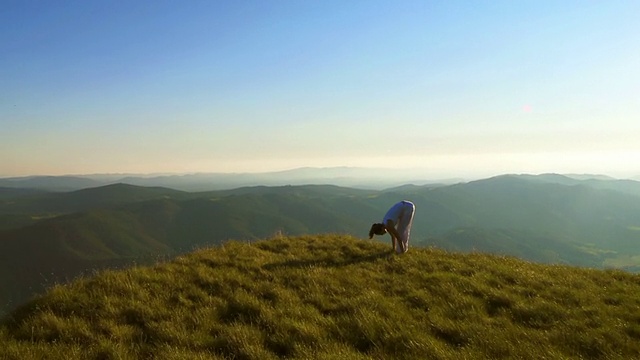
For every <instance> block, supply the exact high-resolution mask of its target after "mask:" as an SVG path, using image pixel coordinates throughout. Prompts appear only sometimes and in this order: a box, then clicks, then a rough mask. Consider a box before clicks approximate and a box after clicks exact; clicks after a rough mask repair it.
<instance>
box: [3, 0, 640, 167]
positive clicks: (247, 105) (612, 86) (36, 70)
mask: <svg viewBox="0 0 640 360" xmlns="http://www.w3.org/2000/svg"><path fill="white" fill-rule="evenodd" d="M639 18H640V2H638V1H635V0H630V1H615V0H614V1H285V0H282V1H281V0H278V1H228V2H222V1H184V2H178V1H130V2H116V1H77V2H70V1H66V2H65V1H56V2H47V1H11V0H10V1H6V0H5V1H3V5H2V6H0V129H1V130H0V176H21V175H34V174H49V175H61V174H90V173H182V172H189V173H191V172H261V171H273V170H284V169H290V168H295V167H304V166H317V167H329V166H355V167H378V168H389V169H393V170H389V171H394V172H399V173H401V172H408V171H410V170H409V169H419V171H420V172H421V174H423V175H424V176H430V177H434V178H437V177H440V178H441V177H483V176H491V175H496V174H501V173H507V172H509V173H542V172H563V173H604V174H609V175H613V176H618V177H630V176H640V141H638V140H637V139H638V137H639V136H640V121H639V120H640V40H639V39H640V37H639V35H638V34H640V22H638V20H637V19H639Z"/></svg>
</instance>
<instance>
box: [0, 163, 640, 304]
mask: <svg viewBox="0 0 640 360" xmlns="http://www.w3.org/2000/svg"><path fill="white" fill-rule="evenodd" d="M5 180H6V179H5ZM41 180H42V179H41ZM49 180H51V181H50V182H48V183H49V184H51V183H55V182H56V181H57V182H58V184H59V185H60V184H63V183H64V181H65V180H62V179H49ZM6 181H16V180H6ZM28 183H30V184H36V183H37V182H35V180H33V179H32V180H28ZM15 184H16V183H14V185H15ZM3 186H4V185H3ZM402 199H410V200H412V201H413V202H414V203H415V204H416V207H417V211H416V216H415V219H414V226H413V230H412V239H411V246H438V247H441V248H445V249H449V250H454V251H480V252H491V253H498V254H508V255H514V256H518V257H521V258H523V259H527V260H530V261H537V262H544V263H562V264H572V265H579V266H589V267H598V268H603V267H617V268H622V269H626V270H630V271H639V270H640V182H636V181H632V180H616V179H609V178H594V177H588V178H576V177H568V176H563V175H555V174H548V175H538V176H532V175H503V176H498V177H494V178H490V179H484V180H478V181H472V182H467V183H457V184H453V185H443V184H437V185H434V184H428V185H403V186H396V187H391V188H387V189H385V190H375V189H358V188H351V187H341V186H335V185H295V186H294V185H285V186H249V187H238V188H233V189H227V190H218V191H204V192H187V191H179V190H175V189H170V188H166V187H142V186H137V185H131V184H124V183H119V184H111V185H106V186H99V187H93V188H85V189H81V190H75V191H66V192H62V191H55V192H54V191H44V190H42V189H41V188H38V187H35V188H34V187H31V188H17V187H2V188H0V306H5V308H11V307H13V306H15V305H16V304H19V303H21V302H22V301H24V299H26V298H27V297H28V296H29V295H30V294H32V293H34V292H36V293H37V292H41V291H42V289H43V288H45V287H46V286H48V285H50V284H52V283H55V282H58V281H66V280H68V279H71V278H73V277H75V276H77V275H78V274H82V273H85V274H87V273H91V271H93V270H95V269H99V268H104V267H114V266H116V267H120V266H128V265H130V264H132V263H134V262H135V263H146V262H153V261H156V260H157V259H159V258H166V257H172V256H174V255H176V254H181V253H184V252H188V251H191V250H193V249H194V248H198V247H203V246H211V245H218V244H222V243H224V242H226V241H227V240H229V239H235V240H242V241H254V240H257V239H264V238H269V237H272V236H275V235H277V234H286V235H293V236H295V235H305V234H320V233H344V234H350V235H353V236H356V237H359V238H362V239H365V238H366V237H367V234H368V230H369V227H370V225H371V224H372V223H373V222H377V221H380V220H381V217H382V216H383V215H384V213H385V212H386V210H387V209H388V208H389V206H391V205H392V204H393V203H395V202H396V201H398V200H402ZM376 240H379V241H383V242H385V243H389V237H388V236H385V237H377V238H376Z"/></svg>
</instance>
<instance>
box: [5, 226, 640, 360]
mask: <svg viewBox="0 0 640 360" xmlns="http://www.w3.org/2000/svg"><path fill="white" fill-rule="evenodd" d="M639 354H640V275H633V274H630V273H626V272H622V271H602V270H592V269H581V268H574V267H568V266H548V265H540V264H534V263H528V262H523V261H521V260H518V259H515V258H509V257H498V256H491V255H485V254H479V253H472V254H458V253H450V252H444V251H441V250H437V249H433V248H431V249H424V248H422V249H418V248H411V249H410V251H409V252H408V253H406V254H404V255H400V256H399V255H393V254H391V252H390V245H388V244H383V243H379V242H371V241H367V240H361V239H356V238H353V237H349V236H342V235H319V236H303V237H294V238H289V237H277V238H273V239H269V240H264V241H259V242H256V243H252V244H249V243H240V242H229V243H226V244H225V245H224V246H220V247H216V248H211V249H203V250H200V251H196V252H194V253H191V254H188V255H186V256H182V257H180V258H177V259H175V260H174V261H171V262H168V263H164V264H158V265H156V266H153V267H138V268H133V269H129V270H123V271H104V272H102V273H99V274H97V275H96V276H94V277H90V278H82V279H79V280H77V281H75V282H73V283H71V284H69V285H64V286H56V287H54V288H52V289H50V291H48V292H47V293H46V294H45V295H43V296H41V297H39V298H37V299H34V300H33V301H31V302H29V303H28V304H26V305H24V306H22V307H21V308H19V309H17V310H16V311H14V312H12V313H11V314H9V316H7V317H6V318H5V319H4V321H3V322H2V325H1V326H0V358H1V359H65V360H68V359H138V358H154V359H277V358H304V359H309V358H320V359H369V358H375V359H383V358H384V359H387V358H389V359H390V358H394V359H403V358H415V359H477V358H491V359H500V358H522V359H580V358H589V359H617V358H620V359H625V358H634V357H636V358H637V357H638V355H639Z"/></svg>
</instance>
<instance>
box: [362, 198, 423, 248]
mask: <svg viewBox="0 0 640 360" xmlns="http://www.w3.org/2000/svg"><path fill="white" fill-rule="evenodd" d="M415 211H416V206H415V205H414V204H413V203H412V202H411V201H407V200H402V201H400V202H398V203H396V204H394V205H393V206H392V207H391V208H390V209H389V211H387V213H386V214H385V215H384V218H383V219H382V223H374V224H373V225H371V229H370V230H369V239H372V238H373V235H374V234H375V235H384V234H386V233H389V235H391V244H392V246H393V250H394V251H395V252H396V253H398V254H402V253H406V252H407V250H409V235H410V234H411V224H412V223H413V214H414V213H415Z"/></svg>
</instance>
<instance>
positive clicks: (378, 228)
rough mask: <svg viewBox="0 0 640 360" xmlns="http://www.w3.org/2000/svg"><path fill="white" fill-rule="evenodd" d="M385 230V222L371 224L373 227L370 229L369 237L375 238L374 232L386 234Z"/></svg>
mask: <svg viewBox="0 0 640 360" xmlns="http://www.w3.org/2000/svg"><path fill="white" fill-rule="evenodd" d="M385 230H386V229H385V228H384V224H381V223H375V224H373V225H371V229H370V230H369V239H372V238H373V234H376V235H384V233H385Z"/></svg>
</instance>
